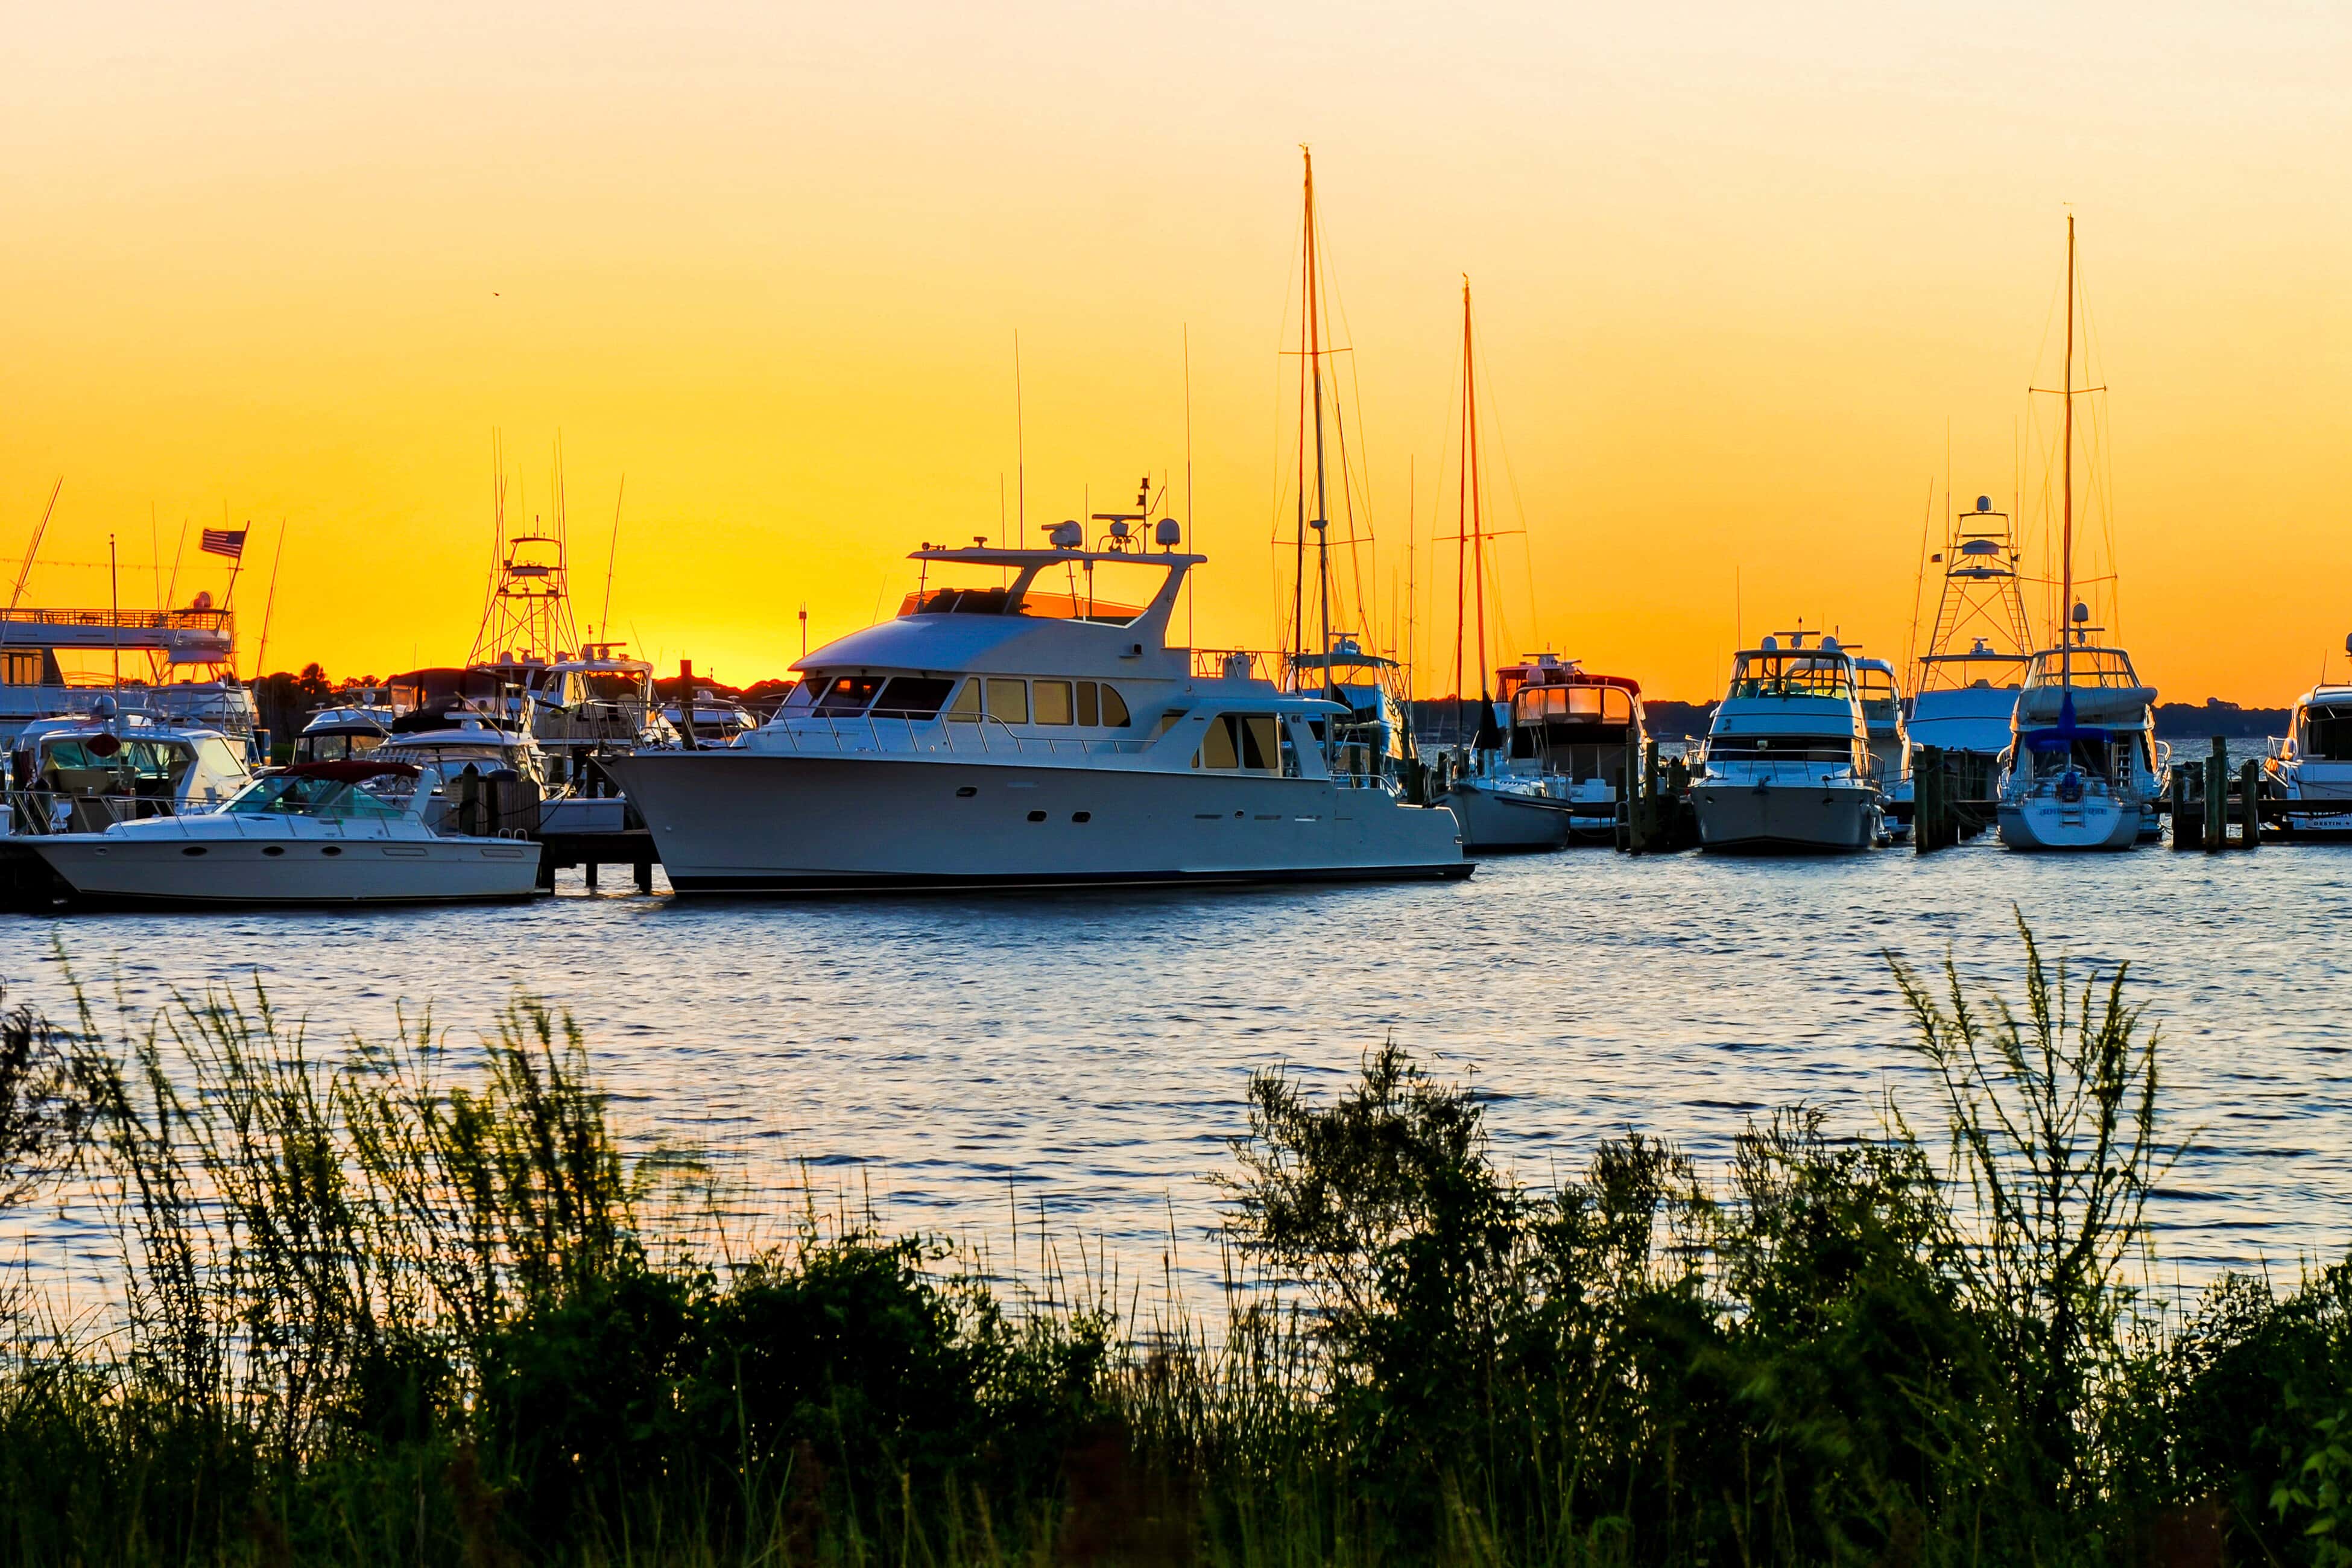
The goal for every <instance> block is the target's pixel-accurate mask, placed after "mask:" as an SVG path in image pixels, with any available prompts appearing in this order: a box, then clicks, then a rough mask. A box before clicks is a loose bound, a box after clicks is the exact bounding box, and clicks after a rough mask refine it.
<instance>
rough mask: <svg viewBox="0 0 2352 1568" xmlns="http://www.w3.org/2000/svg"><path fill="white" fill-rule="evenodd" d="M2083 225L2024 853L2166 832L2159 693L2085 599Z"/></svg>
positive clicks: (2069, 254)
mask: <svg viewBox="0 0 2352 1568" xmlns="http://www.w3.org/2000/svg"><path fill="white" fill-rule="evenodd" d="M2075 295H2076V287H2075V280H2074V217H2073V216H2072V215H2071V214H2070V215H2069V216H2067V219H2066V357H2065V361H2064V379H2063V382H2062V383H2061V384H2060V393H2059V395H2060V396H2061V397H2063V400H2064V405H2065V426H2064V435H2063V454H2064V457H2063V479H2062V482H2061V485H2060V492H2061V495H2062V496H2063V501H2062V506H2063V513H2062V517H2063V529H2062V532H2061V536H2060V544H2059V557H2058V560H2059V598H2058V603H2059V605H2061V606H2062V607H2063V614H2062V615H2061V616H2060V621H2059V626H2058V639H2059V640H2058V646H2057V647H2054V648H2044V649H2043V650H2042V651H2041V652H2039V653H2037V654H2035V655H2034V656H2033V659H2032V663H2030V664H2029V665H2027V666H2026V670H2025V688H2024V690H2023V691H2022V692H2021V693H2020V695H2019V697H2018V700H2017V716H2016V719H2015V721H2014V722H2013V725H2012V735H2013V739H2012V740H2011V743H2010V749H2009V755H2008V759H2007V762H2006V770H2007V771H2006V772H2004V773H2002V775H2001V780H2000V810H1999V815H1998V821H1999V824H2000V841H2001V842H2002V843H2003V844H2005V845H2007V846H2009V847H2011V848H2012V849H2128V848H2130V847H2132V846H2133V845H2135V844H2137V843H2140V842H2141V841H2143V840H2147V839H2154V838H2156V837H2159V836H2160V835H2161V834H2162V832H2163V829H2164V819H2163V816H2162V815H2161V813H2162V809H2163V806H2162V803H2163V799H2164V786H2165V773H2164V752H2163V750H2162V749H2161V748H2160V747H2158V744H2157V740H2156V713H2155V708H2156V689H2155V688H2154V687H2152V686H2148V685H2145V684H2143V683H2142V681H2141V680H2140V678H2139V674H2138V672H2137V670H2135V669H2134V668H2132V661H2131V656H2130V655H2129V654H2127V653H2126V652H2125V651H2124V650H2123V649H2121V648H2118V647H2097V646H2094V645H2093V644H2092V643H2091V641H2090V637H2091V635H2092V634H2093V633H2094V632H2096V631H2099V630H2100V629H2101V628H2099V627H2096V626H2091V625H2090V624H2089V622H2090V618H2091V610H2090V606H2089V605H2086V604H2081V603H2078V602H2076V600H2075V598H2074V398H2075V396H2076V395H2077V393H2078V389H2077V388H2076V387H2075V385H2074V306H2075Z"/></svg>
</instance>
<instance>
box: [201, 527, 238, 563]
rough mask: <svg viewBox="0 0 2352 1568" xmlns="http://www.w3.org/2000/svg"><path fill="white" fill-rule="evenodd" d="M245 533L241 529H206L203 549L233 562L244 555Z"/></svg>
mask: <svg viewBox="0 0 2352 1568" xmlns="http://www.w3.org/2000/svg"><path fill="white" fill-rule="evenodd" d="M205 549H206V550H208V551H210V552H212V553H213V554H215V555H226V556H227V557H228V558H229V559H230V560H231V561H235V560H236V559H238V558H239V557H241V556H243V555H244V553H245V530H244V529H241V528H208V529H206V530H205Z"/></svg>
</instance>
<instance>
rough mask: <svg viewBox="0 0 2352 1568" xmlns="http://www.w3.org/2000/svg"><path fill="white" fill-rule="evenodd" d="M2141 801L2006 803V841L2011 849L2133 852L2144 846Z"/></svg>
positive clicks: (2088, 798)
mask: <svg viewBox="0 0 2352 1568" xmlns="http://www.w3.org/2000/svg"><path fill="white" fill-rule="evenodd" d="M2142 816H2143V813H2142V811H2141V808H2140V806H2139V805H2138V804H2137V802H2133V801H2126V800H2117V799H2116V798H2115V797H2114V796H2112V795H2085V796H2084V798H2083V799H2081V800H2079V801H2074V802H2067V801H2063V800H2061V799H2059V798H2058V796H2056V795H2046V794H2045V795H2029V796H2026V797H2025V798H2024V799H2022V800H2018V799H2004V800H2002V801H2001V803H2000V814H1999V824H2000V841H2001V842H2002V843H2003V844H2005V845H2007V846H2008V847H2010V848H2011V849H2128V848H2130V847H2132V846H2133V845H2135V844H2137V843H2138V842H2139V839H2140V828H2141V818H2142Z"/></svg>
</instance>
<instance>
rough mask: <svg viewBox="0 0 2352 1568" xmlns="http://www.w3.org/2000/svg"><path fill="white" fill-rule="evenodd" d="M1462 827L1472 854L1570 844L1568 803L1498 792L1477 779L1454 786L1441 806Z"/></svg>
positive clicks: (1448, 791) (1463, 838) (1464, 845)
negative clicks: (1450, 813) (1452, 815)
mask: <svg viewBox="0 0 2352 1568" xmlns="http://www.w3.org/2000/svg"><path fill="white" fill-rule="evenodd" d="M1439 804H1440V805H1444V807H1445V809H1446V810H1448V811H1450V812H1452V813H1453V814H1454V819H1455V820H1456V821H1458V822H1460V823H1461V825H1462V847H1463V849H1464V850H1465V852H1467V853H1471V854H1476V853H1479V852H1482V851H1488V852H1491V851H1496V850H1506V849H1559V848H1563V847H1566V846H1567V844H1568V832H1569V826H1570V818H1569V814H1568V811H1567V803H1566V802H1565V801H1554V800H1548V799H1545V798H1543V797H1542V796H1539V795H1528V794H1524V793H1515V792H1513V791H1511V790H1507V789H1497V788H1496V787H1495V786H1494V785H1492V784H1486V783H1483V782H1480V781H1478V780H1475V779H1465V780H1464V781H1462V782H1461V783H1458V784H1454V785H1453V786H1452V787H1450V788H1448V789H1447V790H1446V792H1445V795H1444V799H1443V800H1441V801H1440V802H1439Z"/></svg>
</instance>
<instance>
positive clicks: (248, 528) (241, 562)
mask: <svg viewBox="0 0 2352 1568" xmlns="http://www.w3.org/2000/svg"><path fill="white" fill-rule="evenodd" d="M229 531H230V530H229V526H228V502H226V501H223V502H221V536H222V537H223V538H224V539H226V537H227V536H228V534H229ZM252 531H253V524H251V523H250V522H248V523H247V524H246V525H245V533H240V534H238V535H237V538H236V554H234V555H232V556H230V557H229V558H228V587H227V588H226V590H225V591H224V592H223V593H222V594H221V611H222V613H223V614H224V615H226V613H227V612H228V610H229V608H230V606H232V605H235V604H236V574H238V573H239V572H241V571H243V570H244V568H245V537H246V533H250V532H252Z"/></svg>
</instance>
